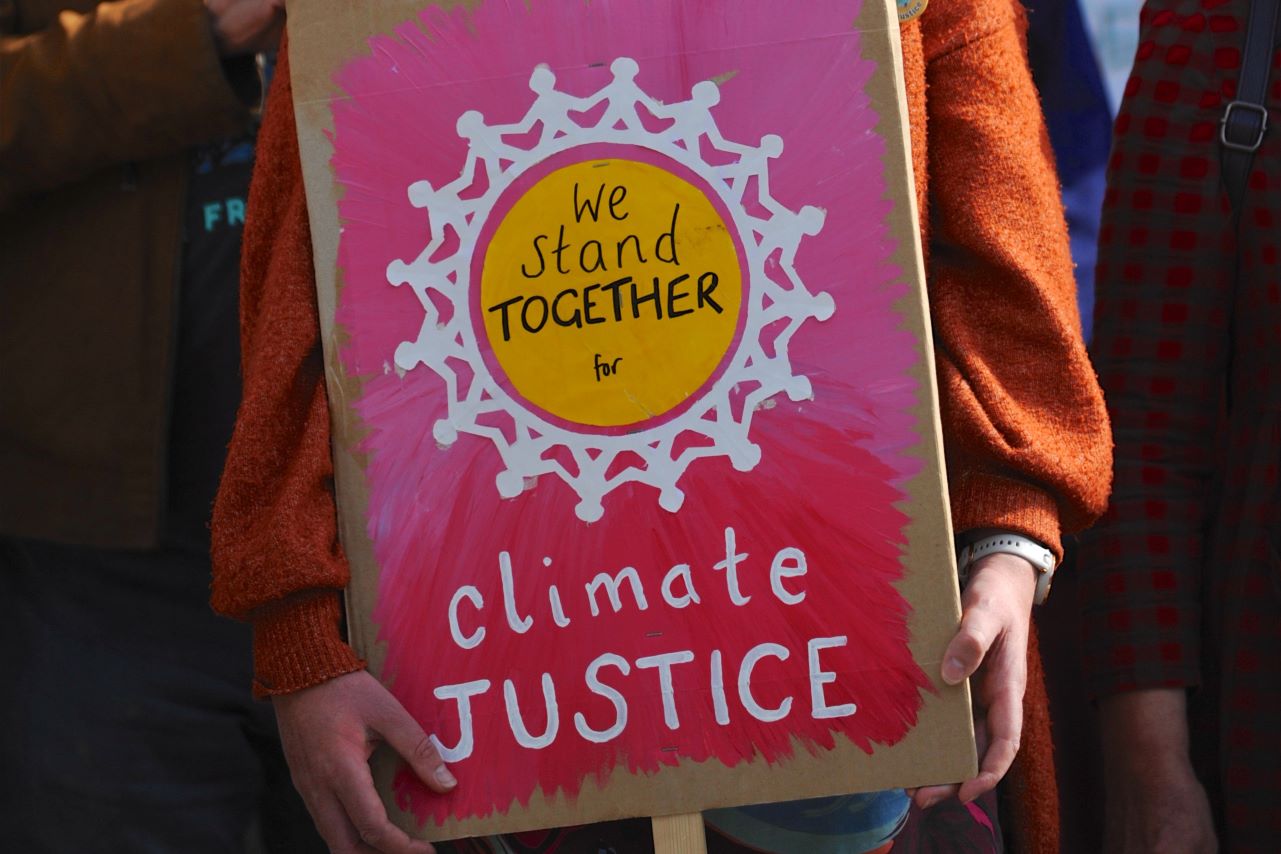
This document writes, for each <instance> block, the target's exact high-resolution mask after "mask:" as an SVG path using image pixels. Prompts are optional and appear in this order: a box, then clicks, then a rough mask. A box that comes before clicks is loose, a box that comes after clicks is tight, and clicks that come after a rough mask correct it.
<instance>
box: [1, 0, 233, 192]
mask: <svg viewBox="0 0 1281 854" xmlns="http://www.w3.org/2000/svg"><path fill="white" fill-rule="evenodd" d="M2 23H3V22H0V24H2ZM2 29H3V27H2V26H0V30H2ZM240 62H241V64H242V65H243V66H244V67H243V68H241V67H237V66H232V65H227V64H225V63H223V62H222V61H221V60H220V58H219V56H218V52H217V49H216V48H215V46H214V38H213V29H212V27H211V25H210V21H209V14H208V12H206V10H205V7H204V4H203V3H202V2H201V0H118V2H113V3H102V4H101V5H99V6H97V8H96V9H95V10H94V11H92V12H89V13H85V14H80V13H77V12H72V11H64V12H62V13H60V14H59V15H58V17H57V19H56V20H55V21H54V22H53V23H52V24H51V25H49V26H48V27H46V28H44V29H42V30H40V31H39V32H34V33H28V34H26V35H9V34H3V35H0V81H3V85H0V209H3V208H6V207H8V206H10V204H11V203H12V202H13V201H14V200H15V199H16V198H18V197H19V196H22V195H26V194H28V193H33V192H40V191H43V190H48V189H50V188H53V187H56V186H59V185H61V184H65V183H68V182H71V181H74V180H77V179H79V178H82V177H84V176H86V175H88V174H90V173H92V172H94V171H95V170H97V169H100V168H102V167H103V166H106V165H110V164H113V163H125V162H128V161H133V160H146V159H149V158H152V157H156V156H160V155H165V154H170V153H174V152H177V151H181V150H182V149H184V148H187V147H189V146H191V145H195V144H197V143H201V142H205V141H208V140H212V139H218V138H219V137H222V136H226V135H228V134H231V133H234V132H235V131H237V130H239V129H241V128H243V127H244V125H245V123H246V122H247V121H248V118H249V110H248V109H247V107H246V105H245V103H244V102H243V101H242V100H241V98H240V97H238V95H237V89H236V87H235V86H234V85H233V84H234V83H236V82H239V81H240V80H241V78H242V77H244V76H246V74H247V75H248V76H249V77H251V78H254V79H256V72H254V71H253V68H252V57H244V58H242V60H240ZM237 72H245V74H241V73H237ZM229 74H230V75H231V77H234V78H235V80H232V79H229V76H228V75H229ZM252 85H253V87H254V88H256V83H253V84H252ZM242 88H243V87H242Z"/></svg>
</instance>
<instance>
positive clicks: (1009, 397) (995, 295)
mask: <svg viewBox="0 0 1281 854" xmlns="http://www.w3.org/2000/svg"><path fill="white" fill-rule="evenodd" d="M936 6H937V8H935V7H936ZM921 26H922V38H923V42H924V49H925V59H926V97H927V108H926V111H927V115H926V122H927V135H928V138H929V140H930V147H929V154H928V157H929V162H928V174H929V200H928V205H929V212H930V218H929V232H930V237H931V240H930V244H929V245H930V259H929V260H930V266H929V270H930V285H929V295H930V306H931V315H932V318H933V323H934V341H935V347H936V351H937V372H938V381H939V397H940V409H941V415H942V422H943V433H944V444H945V452H946V456H947V465H948V482H949V486H950V491H951V501H952V515H953V523H954V525H955V528H956V530H957V531H966V530H970V529H975V528H1000V529H1006V530H1013V531H1018V532H1021V533H1023V534H1025V535H1027V536H1031V537H1034V538H1036V539H1037V540H1039V541H1041V542H1043V543H1045V544H1046V545H1047V546H1050V547H1051V548H1053V549H1054V550H1055V551H1058V552H1060V554H1061V546H1060V535H1061V534H1062V533H1069V532H1074V531H1077V530H1080V529H1081V528H1084V527H1086V526H1087V525H1089V524H1090V523H1091V522H1092V521H1093V520H1094V519H1095V518H1097V517H1098V515H1099V514H1100V513H1102V511H1103V509H1104V506H1105V503H1106V499H1107V494H1108V487H1109V482H1110V477H1111V445H1110V438H1109V433H1108V421H1107V414H1106V411H1105V409H1104V406H1103V399H1102V394H1101V393H1100V391H1099V387H1098V383H1097V381H1096V379H1095V376H1094V371H1093V369H1092V368H1091V366H1090V363H1089V360H1088V357H1087V356H1086V352H1085V346H1084V343H1083V341H1082V338H1081V324H1080V317H1079V315H1078V310H1077V306H1076V292H1075V285H1074V281H1073V275H1072V260H1071V255H1070V253H1069V249H1068V240H1067V226H1066V224H1065V221H1064V217H1063V209H1062V203H1061V201H1060V196H1059V187H1058V182H1057V178H1056V176H1055V171H1054V163H1053V154H1052V152H1051V149H1050V143H1049V137H1048V134H1047V133H1046V130H1045V125H1044V121H1043V119H1042V116H1041V110H1040V104H1039V103H1038V100H1037V95H1036V90H1035V88H1034V86H1033V83H1032V79H1031V74H1030V72H1029V71H1028V66H1027V58H1026V51H1025V45H1024V30H1025V21H1024V18H1023V12H1022V8H1021V7H1020V6H1019V5H1018V4H1017V3H1016V2H1014V0H974V2H968V3H966V2H961V3H941V4H934V5H932V6H931V7H930V9H929V11H928V12H927V13H926V14H925V15H923V16H922V24H921Z"/></svg>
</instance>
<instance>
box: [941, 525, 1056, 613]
mask: <svg viewBox="0 0 1281 854" xmlns="http://www.w3.org/2000/svg"><path fill="white" fill-rule="evenodd" d="M991 554H1008V555H1018V556H1019V557H1021V558H1024V559H1026V560H1027V561H1028V562H1029V563H1031V564H1032V566H1034V567H1036V594H1035V595H1034V597H1033V599H1032V602H1033V604H1036V605H1040V604H1041V603H1043V602H1044V601H1045V598H1046V597H1047V596H1049V595H1050V584H1051V582H1053V581H1054V569H1055V561H1054V552H1052V551H1050V550H1049V549H1047V548H1046V547H1045V546H1043V545H1041V544H1040V543H1038V542H1037V541H1036V540H1031V539H1028V538H1027V537H1024V536H1022V535H1020V534H1013V533H1002V534H993V535H992V536H990V537H983V538H982V539H978V540H975V541H974V542H972V543H970V544H969V545H967V546H965V547H964V548H962V549H961V553H960V554H959V555H957V558H956V566H957V571H958V573H959V575H960V579H961V586H962V587H964V586H965V582H966V580H967V579H968V578H969V577H970V567H971V566H973V565H974V561H976V560H978V559H979V558H981V557H984V556H986V555H991Z"/></svg>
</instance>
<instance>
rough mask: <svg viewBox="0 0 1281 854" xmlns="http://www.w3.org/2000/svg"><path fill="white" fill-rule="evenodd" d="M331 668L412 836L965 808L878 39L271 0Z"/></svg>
mask: <svg viewBox="0 0 1281 854" xmlns="http://www.w3.org/2000/svg"><path fill="white" fill-rule="evenodd" d="M289 15H290V33H291V35H290V39H291V41H290V52H291V53H290V58H291V63H292V70H293V79H294V95H295V104H296V107H297V116H298V132H299V139H300V141H301V150H302V156H303V165H304V174H305V178H306V184H307V194H308V205H309V211H310V215H311V224H312V230H313V238H314V244H315V257H316V271H317V277H318V282H319V294H320V307H321V315H322V317H321V324H322V331H323V334H324V340H325V347H326V361H327V367H328V379H329V389H330V401H331V407H332V410H333V423H334V428H335V439H334V452H335V459H336V465H337V475H338V498H339V506H340V512H341V516H342V520H341V521H342V534H343V542H344V546H345V548H346V550H347V553H348V555H349V557H350V558H351V561H352V565H353V574H354V577H353V581H352V584H351V588H350V590H349V597H348V607H349V611H350V624H351V633H352V639H353V643H354V644H355V645H356V647H357V648H358V650H359V651H360V652H361V653H362V654H364V655H366V656H368V657H369V658H370V660H371V663H372V666H373V668H374V671H375V673H377V674H378V675H379V676H380V678H382V679H383V680H384V682H385V683H386V684H387V685H388V686H389V687H390V688H391V690H392V691H393V692H394V693H395V695H396V696H397V697H398V698H400V700H401V701H402V702H403V703H404V705H405V706H406V708H407V709H409V711H410V712H411V713H412V714H414V715H415V716H416V717H417V718H418V719H419V720H420V721H421V722H422V723H423V725H424V727H425V728H426V729H427V731H428V732H430V733H432V734H433V737H434V738H436V739H437V740H438V742H439V744H440V746H441V748H442V750H443V753H444V755H445V756H446V758H447V759H448V760H449V761H450V762H451V763H452V768H453V770H454V771H455V773H456V775H457V777H458V778H459V780H460V785H459V787H458V789H457V790H456V791H455V792H454V793H453V794H451V795H449V796H447V797H436V796H433V795H431V794H430V793H429V792H427V791H426V790H425V789H424V788H423V787H422V786H421V785H420V784H418V783H417V782H416V781H415V780H414V779H413V777H412V775H411V774H409V773H408V772H407V771H406V770H404V769H403V768H402V767H401V766H400V765H399V763H398V762H396V761H395V760H394V759H391V758H388V759H387V760H386V761H384V762H382V763H381V764H380V765H379V767H378V774H377V776H378V778H379V782H380V785H382V786H383V787H384V791H385V792H387V793H388V799H389V803H390V805H391V809H392V812H393V814H394V815H395V817H396V819H397V820H398V821H399V822H401V823H402V824H403V825H404V826H406V827H407V828H410V829H413V830H414V831H415V832H418V833H421V834H423V835H426V836H428V837H431V838H448V837H451V836H461V835H474V834H480V833H492V832H499V831H505V830H513V829H526V828H535V827H542V826H550V825H558V824H574V823H583V822H588V821H595V820H602V819H607V818H615V817H622V816H636V815H664V814H671V813H686V812H691V811H695V810H698V809H701V808H704V807H711V806H724V805H732V804H741V803H759V802H769V801H779V800H791V799H796V798H801V797H808V796H816V795H821V794H831V793H837V792H849V791H857V790H871V789H878V788H885V787H890V786H902V785H917V784H923V783H936V782H944V781H955V780H958V779H961V778H962V777H965V776H967V775H969V774H971V773H973V768H974V761H975V759H974V747H973V738H972V732H971V729H970V721H969V708H968V697H967V695H966V692H965V689H964V688H947V687H946V686H943V685H941V684H940V683H939V682H938V681H937V679H938V677H937V672H938V662H939V658H940V656H941V654H942V651H943V649H944V648H945V646H946V643H947V640H948V639H949V638H950V636H951V633H952V632H953V631H954V629H955V627H956V624H957V621H958V617H959V608H958V604H957V598H956V584H955V579H954V559H953V557H952V542H951V531H950V527H949V522H948V518H947V504H946V490H945V485H944V482H943V475H942V464H941V459H940V440H939V432H938V426H937V410H936V404H935V393H934V381H933V377H932V374H931V365H932V355H931V345H930V339H929V332H928V322H927V316H926V308H925V296H924V287H923V273H922V268H921V260H920V247H919V237H918V234H917V213H916V206H915V197H914V191H913V189H912V185H911V174H910V168H909V160H908V153H907V152H908V149H907V138H906V129H905V128H906V125H905V119H904V97H903V92H902V82H901V74H900V71H899V59H898V41H897V39H898V31H897V23H896V22H895V19H894V16H893V11H892V9H891V8H890V5H889V4H888V3H883V2H880V0H814V1H813V2H807V3H803V4H797V3H791V2H786V0H735V1H734V2H731V0H707V2H700V3H689V2H680V0H593V2H591V3H583V2H579V0H529V2H508V0H483V2H474V3H468V4H456V3H441V4H438V5H434V4H430V3H424V2H421V0H420V2H399V0H397V2H389V1H387V0H385V2H380V3H376V4H374V3H362V4H353V3H346V2H324V0H299V2H296V3H294V4H292V5H291V7H290V9H289Z"/></svg>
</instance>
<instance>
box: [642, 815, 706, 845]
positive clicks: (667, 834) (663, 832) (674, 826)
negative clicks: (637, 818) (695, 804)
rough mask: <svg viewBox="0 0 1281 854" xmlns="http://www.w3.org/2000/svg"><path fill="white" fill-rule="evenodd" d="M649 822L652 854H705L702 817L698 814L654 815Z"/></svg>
mask: <svg viewBox="0 0 1281 854" xmlns="http://www.w3.org/2000/svg"><path fill="white" fill-rule="evenodd" d="M650 822H651V823H652V824H653V827H654V854H707V839H706V838H705V837H704V836H703V817H702V816H701V815H699V814H698V813H696V812H691V813H685V814H684V815H656V816H654V817H653V818H651V819H650Z"/></svg>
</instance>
